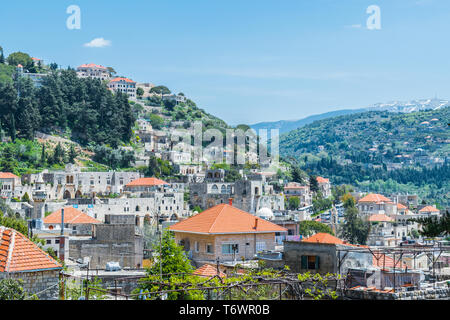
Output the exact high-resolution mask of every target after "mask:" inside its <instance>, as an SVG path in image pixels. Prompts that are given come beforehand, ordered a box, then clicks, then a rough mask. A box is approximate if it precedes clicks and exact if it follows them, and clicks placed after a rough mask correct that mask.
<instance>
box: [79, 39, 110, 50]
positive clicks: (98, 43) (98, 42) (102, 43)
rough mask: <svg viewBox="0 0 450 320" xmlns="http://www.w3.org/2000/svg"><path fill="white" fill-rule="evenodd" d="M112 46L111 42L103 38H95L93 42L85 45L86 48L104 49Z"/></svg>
mask: <svg viewBox="0 0 450 320" xmlns="http://www.w3.org/2000/svg"><path fill="white" fill-rule="evenodd" d="M110 45H111V41H110V40H105V39H103V38H95V39H94V40H92V41H91V42H88V43H85V44H84V46H85V47H90V48H104V47H109V46H110Z"/></svg>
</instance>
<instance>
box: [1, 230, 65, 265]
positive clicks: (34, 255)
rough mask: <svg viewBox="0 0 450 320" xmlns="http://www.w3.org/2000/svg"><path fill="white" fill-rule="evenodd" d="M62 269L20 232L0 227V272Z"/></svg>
mask: <svg viewBox="0 0 450 320" xmlns="http://www.w3.org/2000/svg"><path fill="white" fill-rule="evenodd" d="M48 269H62V265H61V264H60V263H59V262H57V261H56V260H55V259H53V258H52V257H50V256H49V255H48V254H47V253H46V252H44V251H43V250H42V249H40V248H39V247H38V246H37V245H36V244H35V243H34V242H32V241H31V240H30V239H28V238H27V237H25V236H24V235H23V234H21V233H20V232H18V231H16V230H14V229H10V228H6V227H0V272H26V271H39V270H48Z"/></svg>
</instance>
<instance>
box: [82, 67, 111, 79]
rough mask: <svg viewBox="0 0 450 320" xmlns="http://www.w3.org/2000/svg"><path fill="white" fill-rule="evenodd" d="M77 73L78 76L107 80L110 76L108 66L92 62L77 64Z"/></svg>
mask: <svg viewBox="0 0 450 320" xmlns="http://www.w3.org/2000/svg"><path fill="white" fill-rule="evenodd" d="M77 75H78V77H79V78H92V79H99V80H102V81H103V80H106V81H108V80H109V78H110V77H111V76H110V74H109V70H108V68H106V67H104V66H101V65H98V64H94V63H89V64H82V65H81V66H79V67H78V68H77Z"/></svg>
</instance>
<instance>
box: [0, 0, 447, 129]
mask: <svg viewBox="0 0 450 320" xmlns="http://www.w3.org/2000/svg"><path fill="white" fill-rule="evenodd" d="M73 4H74V5H78V6H79V7H80V9H81V29H80V30H69V29H67V27H66V20H67V18H68V17H69V15H68V14H67V13H66V9H67V7H68V6H69V5H73ZM369 5H378V6H379V7H380V9H381V30H368V29H367V28H366V20H367V18H368V17H369V14H367V13H366V9H367V7H368V6H369ZM0 30H1V37H0V45H2V46H3V48H4V49H5V51H6V53H7V54H8V53H11V52H14V51H19V50H20V51H24V52H27V53H29V54H30V55H32V56H34V57H38V58H43V59H44V60H45V61H46V62H57V63H58V64H60V65H62V66H64V67H67V66H68V65H70V66H72V67H76V66H78V65H80V64H83V63H97V64H102V65H105V66H112V67H114V68H115V70H116V71H117V72H118V73H119V74H120V75H124V76H127V77H130V78H131V79H133V80H135V81H138V82H152V83H155V84H162V85H166V86H168V87H169V88H170V89H172V91H174V92H184V93H185V94H186V95H187V96H188V97H190V98H192V99H193V100H194V101H195V102H196V103H197V105H198V106H199V107H201V108H203V109H205V110H206V111H207V112H210V113H212V114H214V115H217V116H218V117H220V118H222V119H224V120H226V121H227V122H228V123H230V124H239V123H249V124H250V123H256V122H261V121H275V120H282V119H283V120H284V119H300V118H303V117H306V116H309V115H312V114H318V113H322V112H327V111H332V110H337V109H342V108H359V107H364V106H369V105H372V104H374V103H377V102H387V101H391V100H409V99H416V98H430V97H434V96H435V95H436V94H437V95H438V96H439V97H441V98H450V87H449V86H448V74H450V72H449V71H450V59H449V54H450V50H449V49H450V48H449V47H450V41H449V39H448V34H449V31H450V1H447V0H409V1H408V0H389V1H382V0H370V1H365V0H340V1H336V0H314V1H306V0H283V1H274V0H273V1H268V0H258V1H255V0H246V1H242V0H241V1H235V0H228V1H217V0H192V1H185V0H164V1H161V0H160V1H154V0H129V1H111V0H109V1H106V0H95V1H85V0H71V1H65V0H58V1H33V2H31V1H25V0H16V1H8V2H5V3H3V4H2V10H1V11H0ZM95 38H104V39H106V40H108V41H110V45H109V46H106V47H101V48H99V47H86V46H84V44H86V43H88V42H90V41H91V40H93V39H95Z"/></svg>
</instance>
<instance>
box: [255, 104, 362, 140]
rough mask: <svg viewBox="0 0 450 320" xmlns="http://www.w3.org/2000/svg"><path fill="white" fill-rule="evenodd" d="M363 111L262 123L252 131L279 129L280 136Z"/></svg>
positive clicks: (323, 114)
mask: <svg viewBox="0 0 450 320" xmlns="http://www.w3.org/2000/svg"><path fill="white" fill-rule="evenodd" d="M361 111H362V110H361V109H355V110H350V109H347V110H337V111H331V112H326V113H322V114H317V115H313V116H309V117H306V118H303V119H300V120H281V121H275V122H260V123H256V124H253V125H251V126H250V127H251V128H252V129H254V130H256V132H258V130H259V129H267V130H271V129H278V130H279V131H280V134H283V133H287V132H289V131H292V130H295V129H297V128H301V127H303V126H306V125H307V124H310V123H313V122H314V121H317V120H322V119H328V118H333V117H337V116H341V115H346V114H353V113H358V112H361Z"/></svg>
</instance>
